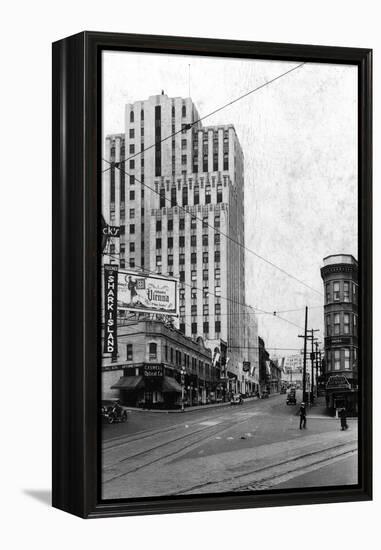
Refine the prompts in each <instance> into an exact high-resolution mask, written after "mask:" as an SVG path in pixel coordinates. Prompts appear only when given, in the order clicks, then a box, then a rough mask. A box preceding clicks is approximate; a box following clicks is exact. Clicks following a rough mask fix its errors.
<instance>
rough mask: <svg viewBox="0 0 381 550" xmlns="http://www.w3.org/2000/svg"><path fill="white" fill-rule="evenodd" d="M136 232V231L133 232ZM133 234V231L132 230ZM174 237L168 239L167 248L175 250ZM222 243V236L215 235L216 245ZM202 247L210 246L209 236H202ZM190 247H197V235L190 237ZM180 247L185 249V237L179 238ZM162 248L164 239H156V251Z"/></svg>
mask: <svg viewBox="0 0 381 550" xmlns="http://www.w3.org/2000/svg"><path fill="white" fill-rule="evenodd" d="M133 232H134V231H133ZM130 233H131V230H130ZM173 242H174V240H173V237H168V239H167V247H168V248H173ZM220 242H221V234H220V233H215V234H214V244H220ZM201 244H202V246H208V244H209V236H208V235H202V241H201ZM190 245H191V246H197V235H191V236H190ZM179 247H180V248H184V247H185V235H180V236H179ZM161 248H162V239H161V237H158V238H157V239H156V250H160V249H161Z"/></svg>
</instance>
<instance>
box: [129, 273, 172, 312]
mask: <svg viewBox="0 0 381 550" xmlns="http://www.w3.org/2000/svg"><path fill="white" fill-rule="evenodd" d="M177 293H178V282H177V280H176V279H173V278H170V277H162V276H161V275H146V274H145V273H139V272H136V271H132V270H123V269H122V270H119V273H118V309H122V310H123V309H124V310H127V311H138V312H146V313H160V314H163V315H172V316H175V317H177V316H178V311H177V310H178V297H177Z"/></svg>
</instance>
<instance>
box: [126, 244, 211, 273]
mask: <svg viewBox="0 0 381 550" xmlns="http://www.w3.org/2000/svg"><path fill="white" fill-rule="evenodd" d="M130 244H133V243H130ZM134 250H135V248H134V249H133V250H131V247H130V252H134ZM220 259H221V252H220V251H219V250H215V252H214V262H215V263H219V262H220ZM208 262H209V253H208V252H203V253H202V263H204V264H207V263H208ZM190 263H191V264H193V265H195V264H197V253H196V252H192V253H191V255H190ZM161 265H162V257H161V256H160V255H158V256H156V266H158V267H160V266H161ZM167 265H173V254H168V256H167ZM179 265H185V254H180V255H179ZM217 272H219V273H218V276H217ZM215 274H216V278H218V279H219V278H220V269H219V268H216V270H215Z"/></svg>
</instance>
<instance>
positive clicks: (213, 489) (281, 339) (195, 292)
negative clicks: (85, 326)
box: [98, 50, 362, 501]
mask: <svg viewBox="0 0 381 550" xmlns="http://www.w3.org/2000/svg"><path fill="white" fill-rule="evenodd" d="M357 71H358V69H357V66H356V65H351V64H348V65H346V64H345V63H341V64H335V63H317V62H315V63H312V62H311V63H310V62H297V61H290V62H287V61H285V60H282V61H279V60H269V59H242V58H236V59H235V58H234V57H229V58H227V57H218V56H210V57H208V56H197V55H180V54H159V53H143V52H132V51H115V50H113V51H107V50H104V51H103V52H102V56H101V73H102V85H101V89H102V137H101V140H102V147H101V149H102V159H101V162H100V163H99V164H100V166H101V170H102V176H101V178H102V189H101V215H102V220H101V224H100V225H101V231H102V243H101V250H100V251H99V254H100V257H101V262H100V264H101V273H100V274H99V277H100V280H101V286H102V291H101V300H102V304H101V308H100V319H99V323H100V327H101V335H102V345H101V361H100V363H99V366H98V368H99V383H100V387H101V396H100V402H99V407H98V408H99V415H100V417H101V441H100V445H101V496H102V499H103V500H104V501H108V500H110V501H111V500H118V499H137V498H139V499H142V498H146V497H168V496H171V497H174V496H181V497H185V496H187V495H213V494H224V493H225V494H232V493H234V494H235V493H245V492H246V493H247V492H251V493H260V492H266V491H267V492H268V491H271V490H281V489H284V490H295V489H306V488H309V489H313V488H316V489H323V488H327V487H331V488H332V487H342V486H356V485H357V484H358V460H359V457H358V422H359V421H360V420H361V419H359V410H360V407H359V392H361V387H359V384H360V376H359V373H360V372H361V368H362V365H361V364H360V361H359V342H358V331H359V326H360V324H361V322H362V320H361V318H359V315H358V313H359V311H358V304H359V302H358V297H359V293H360V292H361V288H360V287H359V276H358V271H359V265H358V240H359V235H358V72H357Z"/></svg>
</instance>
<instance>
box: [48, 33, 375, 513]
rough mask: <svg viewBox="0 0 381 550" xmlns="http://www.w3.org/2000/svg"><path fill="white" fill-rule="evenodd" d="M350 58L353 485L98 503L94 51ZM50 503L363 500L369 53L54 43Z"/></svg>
mask: <svg viewBox="0 0 381 550" xmlns="http://www.w3.org/2000/svg"><path fill="white" fill-rule="evenodd" d="M104 49H108V50H112V49H114V50H126V51H134V52H151V53H152V52H156V53H167V54H170V53H171V54H187V55H192V54H194V55H207V56H219V57H237V58H251V59H267V60H269V59H271V60H288V61H300V62H303V61H308V62H309V63H312V62H316V63H336V64H353V65H356V66H357V68H358V138H359V139H358V161H359V172H358V174H359V178H358V227H359V287H360V289H361V291H360V303H359V315H360V319H362V322H361V324H360V330H359V350H360V359H361V360H360V363H361V365H362V366H363V368H362V369H361V373H360V375H359V377H360V384H359V385H360V396H359V470H358V472H359V483H358V485H357V486H342V487H333V488H329V489H325V488H320V489H303V490H302V489H300V490H297V489H295V490H287V491H285V490H278V491H277V490H271V491H267V492H266V491H264V492H261V493H250V494H248V493H241V494H234V495H232V494H219V495H202V496H191V497H188V496H187V497H162V498H145V499H133V500H128V501H127V500H124V501H123V500H120V501H106V502H102V501H101V499H100V491H99V479H100V471H99V470H100V467H99V461H100V452H99V447H100V445H99V441H98V437H99V436H98V434H99V426H98V422H99V419H98V417H99V415H98V405H97V402H98V398H99V392H100V384H99V379H98V369H97V365H98V362H99V356H100V336H99V323H98V321H97V320H98V304H99V271H100V270H99V256H98V250H99V231H98V226H99V223H100V220H99V218H100V208H99V205H100V191H99V190H100V173H101V155H100V154H99V147H100V55H101V52H102V50H104ZM52 155H53V204H52V206H53V357H52V360H53V456H52V458H53V479H52V484H53V506H54V507H56V508H60V509H62V510H64V511H67V512H70V513H72V514H75V515H77V516H80V517H83V518H96V517H110V516H124V515H137V514H158V513H174V512H191V511H205V510H225V509H237V508H252V507H265V506H287V505H300V504H316V503H329V502H346V501H359V500H370V499H371V498H372V233H371V232H372V190H371V182H372V51H371V50H370V49H360V48H341V47H326V46H310V45H297V44H276V43H263V42H246V41H235V40H215V39H204V38H188V37H173V36H149V35H136V34H114V33H113V34H111V33H100V32H82V33H80V34H77V35H74V36H71V37H69V38H65V39H63V40H60V41H58V42H55V43H54V44H53V149H52Z"/></svg>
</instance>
